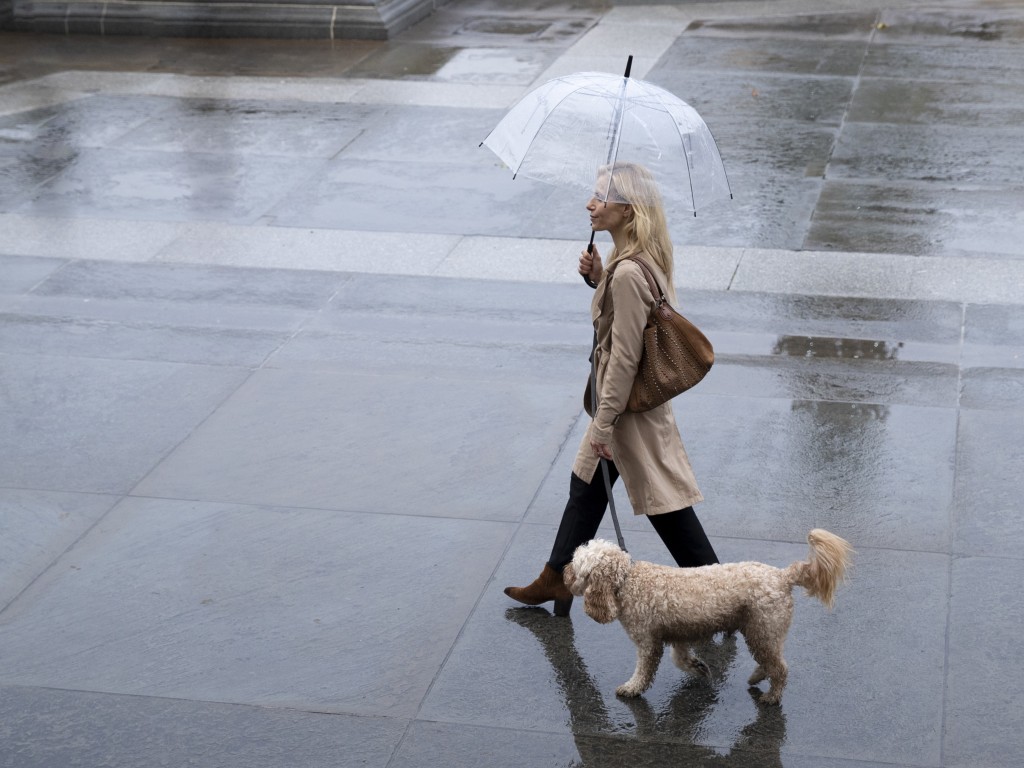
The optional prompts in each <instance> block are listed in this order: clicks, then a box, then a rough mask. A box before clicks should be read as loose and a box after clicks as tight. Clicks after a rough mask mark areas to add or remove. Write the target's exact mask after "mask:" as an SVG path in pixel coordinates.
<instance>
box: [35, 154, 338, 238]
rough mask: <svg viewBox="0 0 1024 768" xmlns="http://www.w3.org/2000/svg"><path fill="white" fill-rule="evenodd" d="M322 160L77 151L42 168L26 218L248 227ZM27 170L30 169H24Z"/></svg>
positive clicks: (309, 173) (306, 177)
mask: <svg viewBox="0 0 1024 768" xmlns="http://www.w3.org/2000/svg"><path fill="white" fill-rule="evenodd" d="M323 162H324V161H323V160H321V159H309V158H288V157H270V156H259V157H256V156H249V155H233V154H225V153H215V154H204V153H194V152H155V151H154V152H142V151H138V150H116V151H115V150H109V149H84V150H80V151H77V152H75V153H74V154H73V155H69V156H67V157H65V158H64V159H62V160H61V161H60V163H59V167H53V168H47V169H46V170H45V178H42V177H40V178H39V180H38V182H37V184H36V187H37V188H36V189H35V191H34V192H33V193H32V194H31V198H30V199H29V200H28V202H26V203H24V204H23V205H20V206H18V208H17V211H18V212H19V213H23V214H26V215H31V216H57V217H63V216H69V215H72V212H73V216H74V217H83V218H89V217H95V218H127V219H144V220H147V219H148V220H157V221H194V220H197V219H198V220H200V221H226V222H230V223H247V224H251V223H252V222H254V221H255V220H256V219H257V218H259V216H260V215H262V214H263V213H264V212H265V211H266V210H267V209H269V208H270V207H272V206H273V205H275V204H277V203H278V202H279V201H280V200H281V199H282V198H283V197H285V196H286V195H287V193H288V192H289V191H290V190H291V189H292V188H293V187H295V186H296V185H298V184H300V183H301V182H303V181H304V180H306V179H308V178H309V177H310V176H311V175H312V174H313V173H314V172H316V171H317V170H318V169H319V168H320V166H321V165H322V163H323ZM29 167H32V166H31V165H30V166H29Z"/></svg>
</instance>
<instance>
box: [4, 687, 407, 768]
mask: <svg viewBox="0 0 1024 768" xmlns="http://www.w3.org/2000/svg"><path fill="white" fill-rule="evenodd" d="M0 693H2V695H0V716H2V718H3V721H4V730H5V738H4V760H5V761H10V762H9V764H10V765H12V766H13V765H16V766H18V768H47V767H48V766H53V765H65V766H96V765H131V764H134V765H142V764H149V765H154V764H163V765H185V764H188V763H189V762H192V761H193V759H194V758H195V757H196V756H197V755H203V756H204V759H206V760H210V761H216V762H217V763H218V764H219V765H224V766H253V767H254V768H255V767H257V766H266V768H272V767H273V766H279V765H281V763H282V762H291V761H296V763H297V764H301V765H304V766H309V767H310V768H315V767H317V766H324V767H325V768H326V767H327V766H336V765H338V762H337V761H338V759H339V758H338V756H339V755H344V756H345V758H344V759H345V760H351V761H353V762H352V764H353V765H358V764H360V763H361V764H364V765H384V764H385V763H386V761H387V759H388V757H389V756H390V754H391V753H392V751H393V750H394V748H395V745H396V744H398V742H399V741H400V740H401V737H402V732H403V730H404V728H405V723H403V722H402V721H401V720H393V719H390V718H371V717H351V716H337V715H325V714H314V713H307V712H295V711H292V710H288V709H267V708H262V707H239V706H233V705H230V704H218V703H198V702H195V701H176V700H173V699H162V698H151V697H142V696H117V695H110V694H104V693H89V692H81V691H59V690H47V689H44V688H22V687H17V686H3V687H2V688H0ZM97 734H103V738H102V739H97V738H96V735H97ZM154 761H159V763H156V762H154Z"/></svg>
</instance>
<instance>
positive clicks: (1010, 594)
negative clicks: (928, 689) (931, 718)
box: [943, 549, 1024, 768]
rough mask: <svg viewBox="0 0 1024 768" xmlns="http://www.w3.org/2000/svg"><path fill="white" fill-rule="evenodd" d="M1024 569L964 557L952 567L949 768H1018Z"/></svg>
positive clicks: (1023, 700) (1023, 738) (1023, 741)
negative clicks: (983, 767)
mask: <svg viewBox="0 0 1024 768" xmlns="http://www.w3.org/2000/svg"><path fill="white" fill-rule="evenodd" d="M1022 578H1024V562H1022V561H1021V560H1020V551H1019V549H1018V550H1017V552H1016V553H1015V555H1014V558H1013V559H996V558H992V559H989V558H980V557H977V558H964V559H960V560H957V561H955V562H954V564H953V578H952V590H953V594H952V598H951V606H950V618H951V620H950V629H949V679H948V682H947V684H946V701H947V704H946V727H945V737H944V739H943V746H944V751H943V754H944V764H945V765H948V766H951V767H955V768H967V766H975V765H991V766H993V768H1001V767H1002V766H1007V768H1008V767H1009V766H1013V765H1016V764H1017V762H1018V761H1019V758H1020V754H1021V750H1022V749H1024V735H1022V734H1021V730H1020V728H1019V723H1018V720H1017V717H1016V713H1017V712H1019V711H1020V709H1021V707H1022V706H1024V694H1022V693H1021V691H1022V690H1024V675H1022V672H1021V667H1020V665H1019V664H1016V663H1014V659H1016V658H1017V655H1018V649H1019V647H1020V617H1021V613H1022V611H1024V604H1022V601H1021V594H1020V588H1019V585H1020V583H1021V579H1022Z"/></svg>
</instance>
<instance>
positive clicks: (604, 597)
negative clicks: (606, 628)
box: [583, 573, 619, 624]
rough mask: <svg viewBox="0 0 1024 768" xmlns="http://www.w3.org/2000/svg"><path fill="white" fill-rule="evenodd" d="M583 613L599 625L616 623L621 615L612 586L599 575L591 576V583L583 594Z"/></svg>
mask: <svg viewBox="0 0 1024 768" xmlns="http://www.w3.org/2000/svg"><path fill="white" fill-rule="evenodd" d="M583 611H584V613H586V614H587V616H589V617H590V618H592V619H593V620H594V621H596V622H598V623H599V624H608V623H609V622H612V621H615V619H616V618H617V617H618V615H619V606H617V605H616V604H615V593H614V591H613V589H612V585H611V584H609V583H608V580H607V579H605V578H602V577H601V576H600V575H599V574H597V573H593V574H591V577H590V583H589V584H588V585H587V589H586V591H585V592H584V593H583Z"/></svg>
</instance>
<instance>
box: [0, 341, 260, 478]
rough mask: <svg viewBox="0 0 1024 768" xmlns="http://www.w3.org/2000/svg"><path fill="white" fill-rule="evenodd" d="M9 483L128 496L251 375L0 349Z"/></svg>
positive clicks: (0, 425)
mask: <svg viewBox="0 0 1024 768" xmlns="http://www.w3.org/2000/svg"><path fill="white" fill-rule="evenodd" d="M0 361H2V362H0V391H3V392H4V393H5V398H6V402H7V407H5V408H3V409H2V410H0V454H2V455H3V456H4V457H5V460H4V461H3V462H2V463H0V486H7V487H13V488H35V489H39V490H61V491H82V492H89V493H125V492H127V491H128V490H129V489H130V488H131V487H132V486H134V485H135V484H136V483H138V481H139V480H141V479H142V478H143V477H144V476H145V475H146V473H148V472H149V471H150V469H152V468H153V466H154V465H155V464H156V463H157V462H159V461H160V459H161V458H163V457H164V456H165V455H166V454H167V453H168V451H170V450H171V449H172V448H173V447H174V446H176V445H177V444H178V443H179V442H181V440H182V439H184V438H185V437H186V436H188V434H189V433H190V432H192V430H193V429H194V428H195V426H196V425H197V424H199V423H200V422H202V421H203V420H204V419H205V418H206V417H207V416H209V415H210V413H212V412H213V411H214V410H215V409H216V408H217V407H218V406H219V405H220V404H221V402H223V400H224V399H225V398H226V397H227V396H228V395H229V394H230V393H231V392H233V391H234V390H235V389H236V388H237V387H238V386H239V385H240V384H241V383H242V382H243V381H244V380H245V378H246V377H247V376H248V375H249V372H248V371H245V370H240V369H237V368H227V367H223V366H217V367H212V366H210V367H203V366H189V365H174V364H169V363H152V362H130V361H124V362H121V361H112V360H90V359H87V358H77V357H44V356H29V355H6V354H0Z"/></svg>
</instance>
